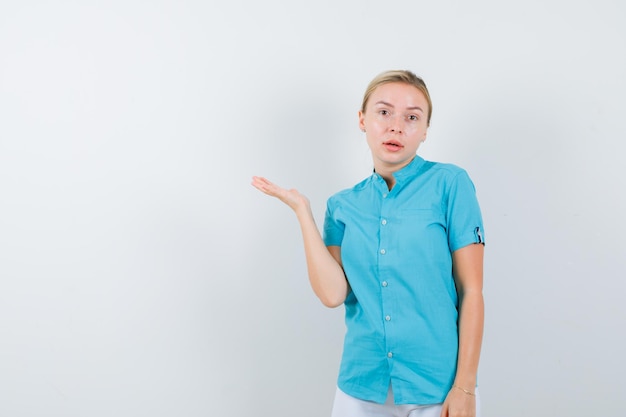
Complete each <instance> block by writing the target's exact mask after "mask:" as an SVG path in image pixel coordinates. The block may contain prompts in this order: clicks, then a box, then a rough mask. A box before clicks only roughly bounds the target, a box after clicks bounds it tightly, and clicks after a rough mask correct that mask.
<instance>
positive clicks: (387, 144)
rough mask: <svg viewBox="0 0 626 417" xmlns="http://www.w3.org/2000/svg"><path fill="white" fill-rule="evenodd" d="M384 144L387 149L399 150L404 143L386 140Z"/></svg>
mask: <svg viewBox="0 0 626 417" xmlns="http://www.w3.org/2000/svg"><path fill="white" fill-rule="evenodd" d="M383 145H384V146H385V148H387V149H392V150H397V149H400V148H402V145H401V144H400V143H398V142H396V141H393V140H391V141H389V142H384V143H383Z"/></svg>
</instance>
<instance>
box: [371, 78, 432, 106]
mask: <svg viewBox="0 0 626 417" xmlns="http://www.w3.org/2000/svg"><path fill="white" fill-rule="evenodd" d="M379 101H384V102H386V103H389V104H393V105H394V106H402V107H405V106H406V107H413V106H418V107H421V108H423V109H426V107H428V101H427V100H426V96H424V93H422V92H421V91H420V90H419V89H418V88H417V87H415V86H413V85H411V84H406V83H399V82H393V83H386V84H381V85H379V86H378V87H376V89H375V90H374V91H373V92H372V95H371V97H370V100H369V104H370V105H375V104H376V103H377V102H379Z"/></svg>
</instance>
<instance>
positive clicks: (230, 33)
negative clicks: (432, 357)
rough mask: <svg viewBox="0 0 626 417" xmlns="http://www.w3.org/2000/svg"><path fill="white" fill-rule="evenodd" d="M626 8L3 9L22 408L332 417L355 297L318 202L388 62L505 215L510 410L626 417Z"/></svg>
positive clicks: (502, 300) (179, 5)
mask: <svg viewBox="0 0 626 417" xmlns="http://www.w3.org/2000/svg"><path fill="white" fill-rule="evenodd" d="M624 16H626V7H625V6H624V4H623V3H622V2H619V1H617V0H616V1H610V0H595V1H576V0H574V1H555V0H551V1H550V0H548V1H546V0H541V1H538V0H530V1H524V2H502V1H495V0H494V1H487V0H477V1H473V2H461V1H458V2H457V1H439V2H421V1H413V0H403V1H400V0H391V1H385V2H373V1H368V0H359V1H356V0H350V1H328V0H321V1H320V0H318V1H307V2H303V1H290V2H288V1H284V2H279V1H276V0H273V1H272V0H270V1H265V2H257V1H251V0H249V1H239V2H236V1H235V2H219V3H217V2H206V1H191V0H189V1H173V0H172V1H153V2H148V1H138V0H126V1H109V2H97V1H89V2H87V1H78V0H76V1H69V0H65V1H55V2H47V1H20V2H17V1H13V2H9V1H6V0H3V1H0V415H1V416H7V417H18V416H29V417H30V416H68V417H69V416H71V417H74V416H76V417H84V416H90V417H100V416H116V417H120V416H124V417H125V416H133V417H134V416H153V417H158V416H248V415H260V416H293V415H298V416H326V415H328V414H329V411H330V407H331V403H332V396H333V393H334V390H335V380H336V375H337V367H338V364H339V358H340V354H341V344H342V336H343V331H344V325H343V308H341V307H340V308H338V309H335V310H329V309H326V308H325V307H323V306H322V305H321V304H320V303H319V302H318V300H317V299H316V298H315V296H314V295H313V293H312V291H311V290H310V288H309V285H308V281H307V277H306V271H305V265H304V258H303V253H302V247H301V243H300V235H299V229H298V226H297V223H296V220H295V216H293V214H292V213H291V212H290V211H289V209H288V208H287V207H285V206H282V205H281V204H280V203H279V202H278V201H275V200H272V199H270V198H268V197H266V196H264V195H262V194H261V193H259V192H258V191H256V190H255V189H253V188H252V187H251V186H250V177H251V176H252V175H264V176H267V177H268V178H270V179H272V180H274V181H275V182H277V183H279V184H281V185H284V186H286V187H297V188H298V189H299V190H300V191H302V192H303V193H305V194H307V195H308V196H309V198H310V199H311V201H312V204H313V208H314V212H315V215H316V218H317V219H318V223H319V224H320V225H321V221H322V219H323V217H322V216H323V210H324V207H325V201H326V198H327V197H328V196H329V195H330V194H332V193H334V192H335V191H338V190H339V189H342V188H346V187H348V186H350V185H352V184H354V183H355V182H357V181H359V180H361V179H362V178H364V177H365V176H367V175H368V174H369V172H370V170H371V161H370V156H369V153H368V149H367V147H366V145H365V143H364V139H363V137H362V133H361V132H360V131H359V130H358V127H357V117H356V112H357V110H358V107H359V105H360V101H361V96H362V93H363V90H364V89H365V86H366V85H367V83H368V82H369V80H370V79H371V78H372V77H374V76H375V75H376V74H378V73H379V72H381V71H383V70H386V69H411V70H413V71H415V72H416V73H418V74H419V75H421V76H423V77H424V79H425V80H426V82H427V84H428V85H429V88H430V90H431V94H432V96H433V101H434V112H433V120H432V125H431V126H432V127H431V129H430V133H429V137H428V140H427V142H426V143H425V145H424V147H423V148H422V149H421V150H420V153H421V155H422V156H423V157H425V158H427V159H430V160H436V161H443V162H452V163H456V164H458V165H460V166H462V167H464V168H465V169H467V170H468V171H469V173H470V175H471V177H472V179H473V180H474V182H475V185H476V187H477V190H478V196H479V200H480V202H481V205H482V209H483V215H484V218H485V227H486V236H487V253H486V266H485V297H486V302H487V319H486V333H485V339H484V347H483V357H482V362H481V368H480V377H479V378H480V386H481V393H482V397H483V415H484V416H485V417H504V416H510V417H527V416H590V415H603V416H621V415H623V408H622V403H623V402H621V401H618V398H621V397H622V396H623V391H624V385H623V375H624V374H625V373H626V361H625V360H624V354H623V352H624V351H626V343H625V342H624V336H623V335H624V330H623V329H624V323H625V319H626V313H625V307H624V304H623V295H624V291H625V290H626V285H625V283H624V278H625V276H624V275H625V272H624V271H625V270H626V256H625V255H626V250H625V244H624V238H625V236H626V226H625V221H624V212H626V202H625V193H624V185H623V183H624V180H625V179H626V170H625V168H624V165H623V153H624V151H625V149H626V147H625V146H624V141H625V139H626V127H625V124H624V111H625V110H626V106H625V104H624V97H625V96H626V54H625V53H624V45H625V44H626V25H624Z"/></svg>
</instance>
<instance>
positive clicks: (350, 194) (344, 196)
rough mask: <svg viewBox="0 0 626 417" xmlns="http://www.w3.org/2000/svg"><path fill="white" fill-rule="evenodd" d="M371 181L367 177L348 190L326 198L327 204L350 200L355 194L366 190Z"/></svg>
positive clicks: (370, 178) (345, 189)
mask: <svg viewBox="0 0 626 417" xmlns="http://www.w3.org/2000/svg"><path fill="white" fill-rule="evenodd" d="M371 181H372V177H371V176H369V177H367V178H365V179H364V180H363V181H361V182H359V183H358V184H356V185H354V186H352V187H350V188H344V189H343V190H341V191H338V192H336V193H335V194H333V195H331V196H330V197H329V198H328V202H329V203H330V202H338V201H341V200H345V199H350V198H352V197H353V196H354V195H355V194H358V193H361V192H363V191H366V190H367V189H368V185H369V184H370V183H371Z"/></svg>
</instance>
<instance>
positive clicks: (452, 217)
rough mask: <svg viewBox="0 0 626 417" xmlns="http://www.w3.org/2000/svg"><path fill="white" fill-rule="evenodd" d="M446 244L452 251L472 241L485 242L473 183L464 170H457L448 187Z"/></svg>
mask: <svg viewBox="0 0 626 417" xmlns="http://www.w3.org/2000/svg"><path fill="white" fill-rule="evenodd" d="M446 217H447V225H448V245H449V247H450V251H451V252H454V251H455V250H457V249H461V248H462V247H464V246H467V245H470V244H473V243H482V244H484V243H485V234H484V227H483V219H482V214H481V211H480V206H479V204H478V199H477V198H476V189H475V187H474V183H473V182H472V180H471V179H470V177H469V175H468V174H467V172H465V171H461V172H459V173H458V174H457V175H456V176H455V177H454V178H453V180H452V182H451V184H450V187H449V189H448V199H447V208H446Z"/></svg>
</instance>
